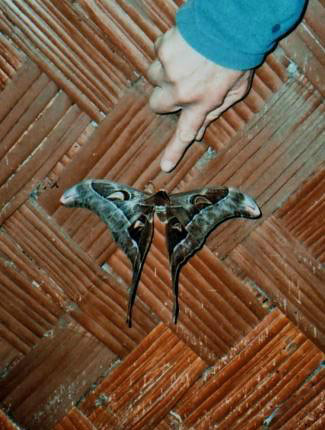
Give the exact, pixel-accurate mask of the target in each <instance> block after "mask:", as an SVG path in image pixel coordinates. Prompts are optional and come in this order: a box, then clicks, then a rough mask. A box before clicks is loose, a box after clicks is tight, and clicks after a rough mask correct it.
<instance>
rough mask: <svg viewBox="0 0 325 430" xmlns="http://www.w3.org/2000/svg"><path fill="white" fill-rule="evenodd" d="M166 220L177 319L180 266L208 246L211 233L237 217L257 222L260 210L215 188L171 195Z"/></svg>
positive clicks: (234, 194)
mask: <svg viewBox="0 0 325 430" xmlns="http://www.w3.org/2000/svg"><path fill="white" fill-rule="evenodd" d="M169 199H170V204H169V206H168V209H167V217H166V222H167V226H166V236H167V247H168V254H169V261H170V268H171V276H172V283H173V290H174V295H175V304H174V309H173V319H174V322H175V323H176V321H177V315H178V310H179V306H178V276H179V271H180V268H181V266H182V265H183V264H184V263H185V262H186V261H187V260H188V258H189V257H190V256H191V255H193V254H194V253H195V252H196V251H197V250H198V249H199V248H201V246H202V245H203V243H204V242H205V240H206V238H207V237H208V235H209V233H210V232H211V231H212V230H213V229H214V228H215V227H216V226H217V225H219V224H221V223H222V222H223V221H225V220H226V219H229V218H234V217H244V218H258V217H259V216H260V213H261V212H260V209H259V207H258V206H257V204H256V202H255V201H254V200H253V199H252V198H251V197H249V196H248V195H246V194H244V193H242V192H240V191H239V190H236V189H235V188H225V187H214V188H203V189H201V190H196V191H191V192H186V193H177V194H171V195H170V196H169Z"/></svg>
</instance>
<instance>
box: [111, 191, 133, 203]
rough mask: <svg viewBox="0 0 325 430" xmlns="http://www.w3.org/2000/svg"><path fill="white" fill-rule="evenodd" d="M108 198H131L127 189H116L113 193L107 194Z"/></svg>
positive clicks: (122, 199)
mask: <svg viewBox="0 0 325 430" xmlns="http://www.w3.org/2000/svg"><path fill="white" fill-rule="evenodd" d="M107 198H108V199H109V200H121V201H125V200H129V199H130V195H129V193H127V192H126V191H121V190H118V191H114V192H113V193H111V194H109V195H108V196H107Z"/></svg>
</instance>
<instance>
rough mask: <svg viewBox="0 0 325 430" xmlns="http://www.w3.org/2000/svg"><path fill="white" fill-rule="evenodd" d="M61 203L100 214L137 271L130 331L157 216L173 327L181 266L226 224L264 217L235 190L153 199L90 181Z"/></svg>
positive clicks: (70, 191)
mask: <svg viewBox="0 0 325 430" xmlns="http://www.w3.org/2000/svg"><path fill="white" fill-rule="evenodd" d="M60 201H61V203H62V204H63V205H64V206H67V207H81V208H86V209H89V210H91V211H92V212H95V213H96V214H97V215H98V216H99V217H100V218H101V220H102V221H103V222H104V223H105V224H106V225H107V226H108V228H109V230H110V232H111V234H112V237H113V239H114V240H115V242H116V243H117V244H118V245H119V246H120V248H121V249H122V250H123V251H124V253H125V254H126V256H127V257H128V258H129V260H130V262H131V264H132V269H133V277H132V282H131V287H130V293H129V302H128V310H127V319H126V320H127V324H128V326H129V327H131V324H132V323H131V314H132V306H133V304H134V301H135V297H136V290H137V285H138V283H139V279H140V274H141V270H142V267H143V264H144V261H145V258H146V255H147V253H148V250H149V247H150V244H151V241H152V236H153V231H154V225H153V219H154V214H157V216H158V217H159V219H160V221H161V222H163V223H165V224H166V230H165V231H166V239H167V249H168V255H169V263H170V270H171V278H172V286H173V293H174V306H173V321H174V323H176V322H177V317H178V312H179V304H178V277H179V272H180V268H181V267H182V265H183V264H184V263H185V262H186V261H187V260H188V259H189V258H190V257H191V256H192V255H193V254H194V253H195V252H196V251H197V250H198V249H200V248H201V247H202V246H203V244H204V242H205V240H206V238H207V237H208V235H209V233H210V232H211V231H212V230H213V229H214V228H215V227H216V226H218V225H219V224H220V223H222V222H223V221H225V220H227V219H230V218H235V217H243V218H252V219H254V218H258V217H259V216H260V215H261V212H260V209H259V207H258V206H257V204H256V202H255V201H254V200H253V199H252V198H251V197H249V196H248V195H246V194H244V193H242V192H241V191H239V190H237V189H235V188H231V187H229V188H227V187H218V186H215V187H211V188H202V189H198V190H194V191H189V192H183V193H176V194H167V193H166V192H165V191H163V190H160V191H158V192H156V193H155V194H149V193H146V192H142V191H139V190H137V189H135V188H132V187H129V186H127V185H122V184H119V183H117V182H113V181H109V180H105V179H102V180H100V179H86V180H84V181H82V182H79V183H78V184H76V185H74V186H73V187H71V188H69V189H68V190H66V191H65V192H64V194H63V195H62V197H61V200H60Z"/></svg>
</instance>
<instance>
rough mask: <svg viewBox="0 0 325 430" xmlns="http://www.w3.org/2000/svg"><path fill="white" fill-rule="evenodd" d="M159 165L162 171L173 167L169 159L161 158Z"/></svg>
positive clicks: (167, 170)
mask: <svg viewBox="0 0 325 430" xmlns="http://www.w3.org/2000/svg"><path fill="white" fill-rule="evenodd" d="M160 167H161V170H163V171H164V172H169V171H170V170H172V169H173V168H174V163H172V162H171V161H170V160H162V162H161V163H160Z"/></svg>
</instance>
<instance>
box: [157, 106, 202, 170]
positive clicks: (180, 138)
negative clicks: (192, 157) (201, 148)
mask: <svg viewBox="0 0 325 430" xmlns="http://www.w3.org/2000/svg"><path fill="white" fill-rule="evenodd" d="M205 118H206V112H205V111H202V109H199V108H197V107H192V106H191V107H185V108H183V110H182V112H181V115H180V117H179V120H178V124H177V128H176V131H175V133H174V135H173V137H172V138H171V140H170V142H169V143H168V145H167V146H166V149H165V152H164V154H163V156H162V159H161V162H160V167H161V169H162V170H163V171H165V172H169V171H170V170H172V169H173V168H174V167H175V166H176V164H177V163H178V162H179V160H180V159H181V158H182V155H183V154H184V152H185V149H186V148H187V147H188V146H189V144H190V143H191V142H193V140H194V139H195V138H196V136H197V133H198V131H199V130H200V128H201V127H202V125H203V123H204V121H205Z"/></svg>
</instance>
